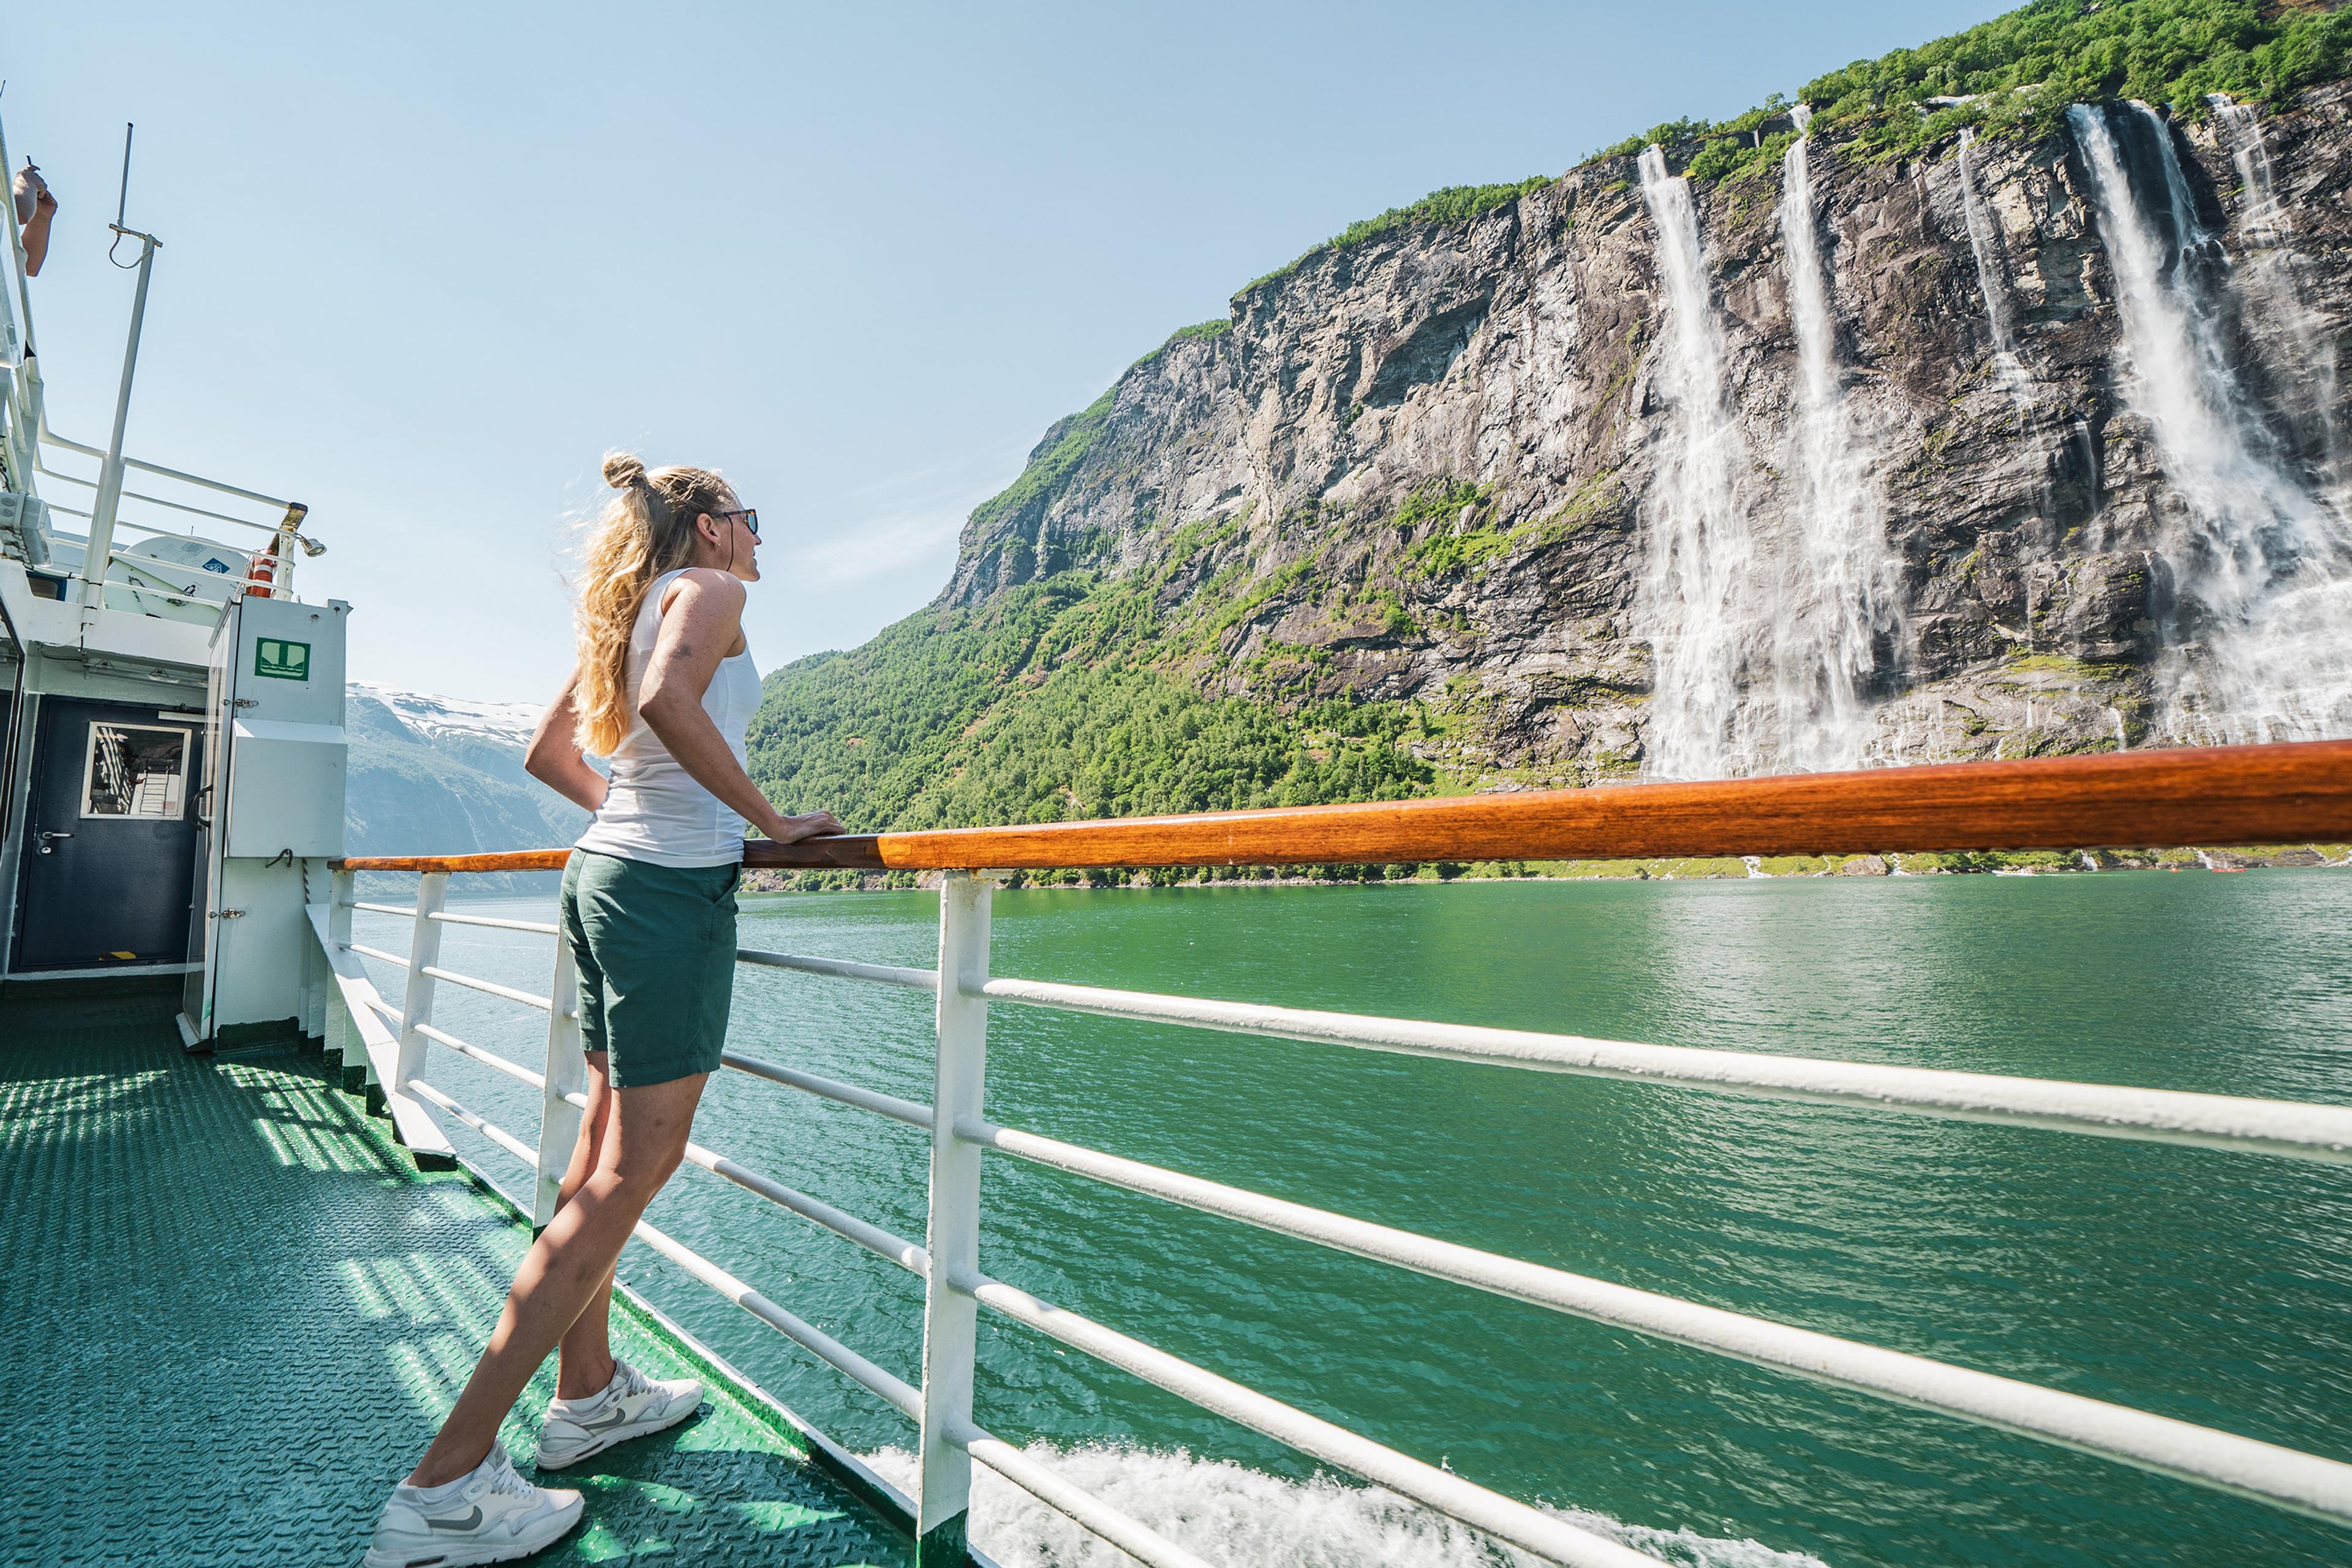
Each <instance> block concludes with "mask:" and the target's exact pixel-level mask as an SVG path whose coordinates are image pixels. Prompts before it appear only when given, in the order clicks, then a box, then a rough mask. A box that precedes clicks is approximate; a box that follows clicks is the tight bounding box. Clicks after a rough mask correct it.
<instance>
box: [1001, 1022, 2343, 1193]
mask: <svg viewBox="0 0 2352 1568" xmlns="http://www.w3.org/2000/svg"><path fill="white" fill-rule="evenodd" d="M974 994H976V995H982V996H985V997H987V998H988V999H989V1000H991V1001H992V1002H1017V1003H1022V1004H1024V1005H1028V1006H1033V1007H1051V1008H1056V1009H1059V1010H1061V1011H1064V1012H1075V1013H1091V1014H1095V1015H1097V1016H1102V1017H1110V1018H1129V1019H1135V1020H1138V1021H1143V1022H1151V1023H1165V1024H1183V1025H1188V1026H1193V1027H1196V1028H1203V1029H1221V1030H1224V1031H1226V1032H1228V1033H1232V1034H1244V1035H1264V1036H1267V1037H1272V1038H1275V1039H1283V1040H1307V1041H1313V1042H1316V1043H1318V1044H1323V1045H1339V1046H1354V1047H1363V1048H1367V1049H1370V1050H1376V1051H1392V1052H1397V1053H1401V1054H1403V1055H1408V1056H1423V1057H1436V1058H1442V1059H1444V1060H1449V1061H1464V1062H1478V1063H1485V1064H1487V1065H1490V1066H1496V1067H1515V1068H1533V1069H1535V1070H1537V1071H1540V1072H1560V1073H1572V1074H1577V1075H1579V1076H1582V1077H1590V1078H1610V1079H1625V1080H1629V1081H1633V1082H1638V1083H1654V1084H1663V1085H1671V1086H1674V1087H1676V1088H1682V1089H1709V1090H1713V1091H1717V1092H1719V1093H1726V1094H1748V1095H1761V1096H1766V1097H1769V1098H1773V1099H1784V1100H1807V1101H1811V1102H1813V1103H1817V1104H1829V1105H1858V1106H1864V1107H1867V1108H1869V1109H1871V1110H1899V1111H1911V1112H1916V1113H1918V1114H1922V1115H1927V1116H1938V1117H1944V1118H1947V1119H1950V1120H1955V1121H1990V1122H2000V1123H2004V1124H2010V1125H2021V1126H2028V1127H2042V1128H2048V1129H2051V1130H2053V1131H2062V1132H2082V1133H2091V1134H2095V1135H2097V1136H2102V1137H2108V1138H2130V1139H2137V1140H2143V1141H2146V1142H2162V1143H2187V1144H2191V1145H2194V1146H2196V1147H2199V1148H2207V1149H2226V1150H2233V1151H2236V1152H2244V1153H2260V1154H2274V1155H2284V1156H2287V1157H2290V1158H2294V1159H2303V1160H2317V1161H2323V1162H2326V1163H2336V1164H2342V1163H2352V1106H2340V1105H2315V1104H2311V1103H2309V1102H2306V1101H2302V1100H2250V1099H2243V1098H2241V1097H2238V1096H2235V1095H2223V1094H2191V1093H2187V1092H2184V1091H2181V1090H2179V1089H2137V1088H2133V1087H2131V1086H2129V1085H2123V1084H2098V1083H2074V1082H2068V1081H2064V1080H2062V1079H2034V1078H2011V1077H2005V1076H2002V1075H1999V1074H1994V1073H1972V1072H1949V1071H1945V1070H1943V1069H1940V1068H1909V1067H1886V1066H1882V1065H1879V1064H1877V1063H1873V1062H1854V1061H1842V1060H1836V1059H1830V1058H1813V1057H1787V1056H1775V1055H1769V1054H1767V1053H1764V1052H1759V1051H1733V1050H1722V1049H1712V1048H1706V1047H1696V1046H1653V1045H1642V1044H1636V1043H1633V1042H1631V1041H1624V1040H1595V1039H1587V1038H1584V1037H1580V1036H1576V1035H1546V1034H1538V1033H1536V1032H1534V1031H1532V1030H1526V1029H1495V1028H1487V1027H1485V1026H1478V1025H1472V1024H1435V1023H1428V1022H1424V1021H1423V1020H1420V1019H1412V1018H1381V1017H1374V1016H1370V1015H1367V1014H1360V1013H1324V1012H1316V1011H1311V1010H1308V1009H1306V1008H1300V1007H1278V1006H1273V1005H1265V1004H1261V1003H1255V1002H1218V1001H1212V1000H1209V999H1206V998H1202V997H1192V996H1164V995H1159V994H1153V993H1150V992H1144V991H1112V990H1105V989H1102V988H1100V987H1097V986H1092V985H1062V984H1052V983H1049V982H1045V981H1036V980H990V981H988V982H986V983H985V984H982V986H981V987H980V988H979V990H978V991H977V992H975V993H974Z"/></svg>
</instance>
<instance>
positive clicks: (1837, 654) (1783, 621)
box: [1759, 105, 1901, 771]
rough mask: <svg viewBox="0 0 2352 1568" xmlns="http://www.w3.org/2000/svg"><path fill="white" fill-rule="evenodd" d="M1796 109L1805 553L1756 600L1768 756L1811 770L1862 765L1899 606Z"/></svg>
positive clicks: (1795, 314)
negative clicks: (1874, 684) (1766, 646)
mask: <svg viewBox="0 0 2352 1568" xmlns="http://www.w3.org/2000/svg"><path fill="white" fill-rule="evenodd" d="M1794 115H1795V119H1796V122H1797V130H1798V132H1799V133H1800V134H1799V136H1798V138H1797V140H1796V141H1795V142H1792V143H1790V147H1789V151H1788V152H1787V153H1785V154H1784V155H1783V156H1782V159H1781V164H1780V237H1781V246H1782V248H1783V250H1784V251H1785V252H1786V254H1787V256H1788V265H1789V314H1790V319H1791V321H1792V322H1793V323H1794V325H1795V328H1796V334H1797V368H1798V399H1797V420H1796V429H1795V432H1794V434H1795V437H1796V448H1797V450H1796V458H1797V461H1796V464H1795V471H1796V475H1797V481H1798V482H1797V485H1796V487H1795V496H1794V504H1793V505H1792V506H1791V507H1790V509H1789V520H1790V526H1791V530H1792V531H1793V533H1794V536H1795V537H1794V540H1793V545H1794V549H1795V552H1796V554H1797V556H1798V559H1797V560H1796V561H1795V562H1792V563H1790V565H1792V566H1793V567H1795V570H1794V571H1779V572H1775V573H1773V574H1771V582H1770V584H1769V587H1768V588H1767V590H1766V591H1767V594H1768V595H1769V598H1770V600H1771V601H1773V602H1769V603H1768V604H1766V605H1759V608H1761V609H1764V610H1765V611H1766V613H1768V614H1769V616H1770V617H1771V626H1772V634H1773V647H1772V687H1773V699H1774V700H1773V707H1774V710H1775V714H1774V717H1775V721H1776V722H1775V726H1774V733H1773V734H1772V735H1771V737H1770V738H1769V742H1767V744H1768V745H1769V754H1768V755H1767V756H1766V757H1765V758H1763V759H1762V760H1763V761H1765V762H1766V763H1768V764H1769V765H1772V766H1774V767H1776V768H1777V767H1779V766H1782V765H1786V766H1793V767H1795V768H1799V769H1802V770H1806V771H1813V770H1819V769H1825V768H1853V767H1859V766H1861V765H1862V763H1863V758H1864V748H1865V746H1866V744H1867V742H1868V741H1869V738H1870V735H1871V731H1872V729H1873V718H1874V715H1873V714H1872V712H1871V708H1870V702H1869V689H1870V682H1871V678H1872V675H1873V673H1874V670H1875V669H1876V667H1877V663H1878V647H1879V644H1880V641H1881V639H1882V638H1883V637H1887V636H1889V635H1890V634H1891V633H1893V632H1894V631H1895V628H1896V626H1897V625H1898V622H1899V619H1900V614H1901V612H1900V607H1899V606H1900V595H1899V584H1898V581H1897V577H1896V573H1895V559H1894V555H1893V553H1892V552H1890V551H1889V550H1888V548H1887V543H1886V518H1885V501H1884V497H1883V493H1882V490H1881V488H1880V484H1879V479H1878V475H1877V472H1876V468H1877V466H1878V465H1877V461H1876V459H1877V453H1876V452H1875V451H1874V449H1873V447H1872V445H1871V443H1870V441H1869V440H1868V439H1867V438H1866V437H1865V435H1864V432H1863V431H1862V430H1861V429H1859V428H1858V427H1857V424H1856V421H1855V418H1854V413H1853V407H1852V405H1850V404H1849V403H1848V401H1847V399H1846V395H1845V385H1844V382H1843V378H1842V376H1841V375H1840V374H1839V370H1838V361H1837V318H1836V316H1835V315H1834V313H1833V312H1832V309H1831V305H1830V291H1829V279H1828V275H1827V272H1826V270H1825V269H1824V268H1823V267H1822V247H1821V235H1820V229H1819V226H1818V225H1817V223H1816V221H1815V219H1814V216H1813V193H1812V183H1811V166H1810V164H1809V163H1808V157H1809V149H1810V148H1811V144H1812V143H1811V137H1810V136H1809V135H1807V134H1805V133H1804V132H1805V131H1806V122H1807V121H1810V120H1811V118H1812V116H1811V113H1810V111H1808V110H1806V109H1805V108H1804V107H1803V106H1802V105H1799V106H1798V107H1797V109H1796V110H1794ZM1764 586H1765V584H1759V587H1764Z"/></svg>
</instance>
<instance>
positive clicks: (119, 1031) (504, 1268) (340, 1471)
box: [0, 990, 913, 1568]
mask: <svg viewBox="0 0 2352 1568" xmlns="http://www.w3.org/2000/svg"><path fill="white" fill-rule="evenodd" d="M173 1005H174V1002H173V999H171V998H168V997H165V996H163V995H156V994H147V995H135V994H108V995H103V996H97V995H89V994H82V995H76V996H71V997H62V996H59V997H45V996H39V995H35V996H31V997H28V996H26V994H24V993H23V991H21V990H18V991H16V992H15V994H11V995H8V996H6V997H0V1203H5V1205H6V1222H5V1225H0V1366H5V1368H6V1369H7V1377H6V1381H7V1384H8V1389H9V1394H10V1402H11V1405H12V1406H13V1408H14V1410H15V1414H14V1415H12V1416H11V1418H10V1419H9V1420H8V1422H7V1423H6V1425H5V1429H0V1473H5V1475H6V1476H7V1478H8V1490H9V1493H10V1495H11V1496H12V1497H13V1498H14V1499H15V1500H16V1502H15V1505H14V1506H12V1507H10V1508H8V1509H7V1510H0V1561H5V1563H11V1564H18V1563H22V1564H31V1563H43V1564H47V1563H75V1564H97V1563H175V1564H182V1565H185V1568H195V1565H198V1564H214V1563H217V1564H222V1565H224V1568H227V1565H232V1564H234V1565H239V1568H243V1565H247V1564H252V1563H351V1562H353V1561H356V1560H357V1558H358V1557H359V1555H360V1553H361V1552H362V1551H363V1550H364V1548H365V1545H366V1541H367V1535H368V1531H369V1530H370V1528H371V1526H372V1525H373V1521H374V1516H375V1511H376V1510H377V1508H378V1507H379V1506H380V1505H381V1503H382V1501H383V1495H384V1492H385V1489H387V1488H388V1487H390V1486H391V1484H392V1483H393V1482H394V1481H395V1480H397V1479H399V1478H400V1476H401V1474H402V1473H403V1472H404V1469H405V1468H406V1467H407V1466H408V1464H409V1463H410V1462H412V1460H413V1459H414V1458H415V1455H416V1454H417V1453H418V1452H420V1451H421V1450H422V1448H423V1447H424V1445H425V1442H426V1441H427V1440H428V1439H429V1438H430V1436H432V1433H433V1430H434V1428H435V1426H436V1423H437V1421H438V1419H439V1417H440V1415H442V1413H443V1412H444V1411H445V1410H446V1408H447V1407H448V1405H449V1404H450V1402H451V1401H452V1400H453V1399H454V1398H455V1396H456V1394H457V1388H458V1386H459V1385H460V1384H461V1383H462V1382H463V1380H464V1379H465V1377H466V1375H467V1373H468V1372H469V1371H470V1370H471V1367H472V1363H473V1359H474V1356H475V1353H476V1352H477V1351H478V1348H479V1347H480V1345H481V1343H482V1342H483V1340H484V1338H485V1337H486V1336H487V1335H488V1331H489V1329H490V1326H491V1324H492V1323H493V1322H494V1321H495V1320H496V1318H497V1315H498V1311H499V1304H500V1302H501V1300H503V1299H504V1296H505V1291H506V1286H507V1283H508V1281H509V1279H511V1278H512V1277H513V1272H514V1268H515V1265H516V1263H517V1262H518V1261H519V1260H520V1258H521V1256H522V1253H523V1250H524V1248H525V1247H528V1246H529V1244H530V1230H529V1227H528V1226H526V1225H524V1224H523V1223H521V1222H520V1220H519V1219H518V1218H517V1217H516V1216H515V1215H513V1213H512V1212H511V1211H510V1210H509V1209H508V1208H506V1207H505V1206H504V1205H502V1204H501V1203H499V1201H498V1200H496V1199H494V1198H493V1197H492V1196H490V1195H489V1194H486V1193H485V1192H483V1191H482V1190H481V1189H480V1188H478V1186H477V1185H475V1184H474V1183H473V1181H472V1180H471V1179H470V1178H469V1177H467V1175H465V1174H464V1173H451V1174H443V1175H425V1174H420V1173H417V1172H416V1171H415V1169H413V1168H412V1167H411V1164H410V1162H409V1161H408V1159H407V1157H406V1156H405V1155H404V1153H403V1152H401V1151H400V1150H399V1149H398V1148H397V1147H396V1146H395V1145H394V1143H393V1142H392V1141H391V1139H390V1137H389V1136H388V1135H387V1133H386V1132H385V1131H383V1126H384V1124H383V1123H382V1122H380V1121H376V1120H374V1119H373V1118H371V1117H370V1116H369V1115H368V1114H367V1113H366V1111H365V1110H364V1109H363V1108H362V1105H361V1104H360V1102H359V1101H357V1100H354V1099H352V1097H350V1096H347V1095H345V1094H344V1093H342V1092H341V1090H340V1089H338V1088H336V1087H335V1086H334V1085H333V1084H332V1083H331V1082H330V1080H329V1078H328V1073H327V1068H326V1065H325V1062H324V1059H323V1058H321V1057H320V1055H319V1054H318V1053H317V1052H316V1050H315V1049H306V1048H304V1047H303V1046H302V1045H301V1044H300V1043H299V1042H296V1041H291V1040H289V1041H288V1042H287V1043H285V1044H284V1045H282V1046H277V1047H266V1048H261V1049H256V1050H251V1051H245V1052H236V1053H224V1054H222V1055H221V1056H219V1057H217V1058H201V1057H190V1056H188V1055H186V1054H185V1053H184V1051H183V1050H182V1049H181V1046H180V1041H179V1037H178V1034H177V1032H176V1029H175V1027H174V1026H173V1021H172V1016H173ZM616 1306H618V1307H620V1310H616V1312H615V1319H616V1321H615V1325H614V1348H615V1349H616V1351H618V1352H619V1353H620V1354H622V1355H623V1356H624V1357H625V1358H626V1359H628V1360H630V1361H632V1362H634V1363H636V1364H637V1365H639V1366H642V1367H644V1368H645V1369H646V1371H648V1372H650V1373H654V1374H655V1375H656V1376H678V1375H698V1376H702V1377H704V1378H705V1381H706V1382H709V1383H710V1384H711V1393H710V1397H709V1401H708V1402H707V1404H706V1405H705V1406H704V1410H703V1413H702V1414H701V1415H699V1416H698V1417H697V1418H696V1419H695V1420H693V1421H691V1422H689V1423H688V1424H687V1425H685V1426H681V1427H678V1428H677V1429H676V1430H675V1431H672V1432H667V1433H663V1434H660V1435H658V1436H654V1437H651V1438H646V1439H643V1440H640V1441H638V1442H635V1443H632V1444H628V1445H626V1446H625V1447H622V1448H619V1449H616V1450H614V1452H612V1453H610V1454H607V1455H604V1456H600V1457H599V1458H597V1459H595V1460H593V1461H590V1462H589V1463H588V1464H586V1465H583V1466H582V1467H581V1468H580V1469H579V1470H576V1471H567V1472H565V1474H564V1477H563V1479H562V1484H563V1485H565V1486H572V1487H577V1488H579V1489H581V1490H582V1491H583V1492H584V1493H585V1494H586V1495H587V1499H588V1515H587V1520H586V1522H585V1523H584V1524H583V1526H582V1527H581V1528H580V1529H579V1530H577V1531H574V1532H573V1533H572V1536H571V1537H570V1538H569V1539H568V1540H567V1541H565V1542H563V1543H562V1545H560V1546H558V1547H557V1548H555V1549H553V1550H551V1551H550V1552H546V1553H545V1554H543V1555H542V1556H541V1557H539V1558H536V1559H534V1560H533V1561H534V1562H539V1563H616V1562H628V1561H636V1560H641V1559H653V1558H656V1557H657V1558H660V1559H662V1560H664V1561H677V1562H688V1563H713V1564H733V1563H763V1564H765V1563H775V1564H827V1565H832V1568H839V1565H844V1564H851V1563H860V1564H877V1565H886V1564H887V1565H895V1564H899V1563H908V1562H911V1560H912V1557H913V1548H912V1545H911V1543H910V1542H908V1538H907V1536H906V1535H905V1534H904V1533H903V1532H902V1531H901V1530H900V1529H899V1528H897V1527H895V1526H894V1525H893V1523H892V1522H891V1521H888V1520H887V1518H886V1517H885V1515H884V1514H883V1513H882V1512H881V1511H879V1510H878V1509H877V1507H875V1506H870V1505H869V1503H868V1501H866V1500H863V1499H861V1497H860V1496H859V1495H858V1494H857V1492H856V1490H855V1489H853V1483H851V1482H848V1481H845V1479H842V1478H841V1477H839V1476H838V1475H836V1474H835V1473H834V1472H833V1471H832V1470H830V1469H828V1468H825V1467H824V1465H822V1464H821V1463H819V1462H818V1461H819V1458H821V1456H819V1455H817V1454H815V1453H813V1451H812V1450H813V1447H814V1445H813V1444H812V1443H810V1442H809V1441H808V1440H807V1439H806V1438H805V1436H803V1434H802V1433H801V1432H799V1431H798V1430H796V1429H795V1427H794V1426H793V1423H792V1422H791V1420H790V1419H789V1417H787V1416H786V1415H784V1414H783V1413H782V1411H780V1410H779V1409H777V1408H775V1407H773V1406H772V1405H767V1404H765V1403H764V1402H763V1401H762V1400H761V1397H760V1396H759V1395H757V1394H755V1393H753V1392H752V1391H751V1390H749V1389H748V1388H745V1387H742V1386H740V1385H738V1384H730V1383H729V1382H728V1381H726V1380H725V1378H724V1376H723V1371H724V1369H723V1368H721V1367H714V1366H713V1365H712V1364H711V1363H709V1362H708V1361H706V1360H704V1359H703V1355H702V1353H701V1352H699V1349H698V1347H697V1346H695V1345H694V1344H693V1342H691V1341H690V1340H688V1339H686V1338H684V1337H683V1336H682V1335H679V1334H677V1333H676V1332H675V1331H673V1329H672V1327H671V1326H670V1325H667V1323H666V1322H665V1321H662V1320H660V1319H659V1318H658V1317H657V1316H656V1315H654V1314H652V1313H651V1312H650V1311H649V1310H645V1309H642V1308H640V1307H638V1306H636V1305H635V1304H628V1305H625V1306H622V1305H621V1304H619V1303H616ZM553 1384H554V1362H553V1360H552V1358H551V1359H550V1361H549V1362H548V1363H547V1365H546V1366H545V1367H544V1368H542V1369H541V1373H540V1375H539V1377H538V1378H537V1379H536V1380H534V1381H533V1383H532V1384H531V1386H530V1391H529V1392H528V1393H527V1394H525V1396H524V1398H523V1400H522V1401H521V1403H520V1405H518V1407H517V1414H516V1415H514V1416H511V1417H509V1421H508V1424H507V1426H506V1429H505V1432H504V1434H503V1437H504V1440H505V1442H506V1444H507V1447H508V1450H509V1452H510V1453H513V1454H516V1455H519V1456H520V1457H521V1459H522V1462H523V1464H524V1466H525V1471H524V1473H525V1474H526V1475H528V1474H530V1470H529V1468H528V1463H529V1458H530V1450H531V1447H532V1445H533V1443H534V1441H535V1438H536V1420H537V1415H536V1413H537V1411H538V1410H539V1409H540V1408H541V1406H542V1405H544V1403H545V1401H546V1400H547V1398H548V1397H549V1396H550V1394H551V1393H552V1391H553Z"/></svg>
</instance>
